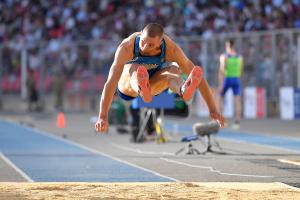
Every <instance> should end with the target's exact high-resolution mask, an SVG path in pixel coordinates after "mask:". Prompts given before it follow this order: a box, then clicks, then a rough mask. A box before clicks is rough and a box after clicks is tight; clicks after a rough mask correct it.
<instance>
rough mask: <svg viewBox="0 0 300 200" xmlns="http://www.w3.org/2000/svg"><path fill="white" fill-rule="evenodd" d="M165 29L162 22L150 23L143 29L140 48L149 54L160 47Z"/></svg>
mask: <svg viewBox="0 0 300 200" xmlns="http://www.w3.org/2000/svg"><path fill="white" fill-rule="evenodd" d="M163 34H164V29H163V27H162V26H161V25H160V24H157V23H150V24H148V25H147V26H146V27H145V28H144V29H143V31H142V34H141V39H140V43H139V47H140V50H141V51H142V52H143V53H145V54H147V53H151V52H152V51H153V50H156V49H158V48H160V46H161V40H162V38H163Z"/></svg>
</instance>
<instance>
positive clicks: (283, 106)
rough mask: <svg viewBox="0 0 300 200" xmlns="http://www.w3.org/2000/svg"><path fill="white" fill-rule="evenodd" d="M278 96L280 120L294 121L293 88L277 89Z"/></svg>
mask: <svg viewBox="0 0 300 200" xmlns="http://www.w3.org/2000/svg"><path fill="white" fill-rule="evenodd" d="M279 95H280V118H281V119H294V117H295V111H294V110H295V109H294V88H293V87H282V88H280V89H279Z"/></svg>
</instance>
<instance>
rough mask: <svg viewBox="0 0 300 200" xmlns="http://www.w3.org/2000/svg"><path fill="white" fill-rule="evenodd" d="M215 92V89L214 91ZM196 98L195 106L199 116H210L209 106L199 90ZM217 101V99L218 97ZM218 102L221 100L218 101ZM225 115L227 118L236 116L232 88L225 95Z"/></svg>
mask: <svg viewBox="0 0 300 200" xmlns="http://www.w3.org/2000/svg"><path fill="white" fill-rule="evenodd" d="M213 93H214V91H213ZM194 98H195V100H194V103H195V104H194V108H195V109H196V114H197V116H199V117H208V116H209V110H208V107H207V105H206V103H205V101H204V99H203V97H202V95H201V94H200V92H199V91H196V93H195V97H194ZM216 101H217V99H216ZM216 103H217V104H218V103H219V102H216ZM224 116H225V117H226V118H232V117H234V99H233V92H232V90H228V92H227V93H226V95H225V97H224Z"/></svg>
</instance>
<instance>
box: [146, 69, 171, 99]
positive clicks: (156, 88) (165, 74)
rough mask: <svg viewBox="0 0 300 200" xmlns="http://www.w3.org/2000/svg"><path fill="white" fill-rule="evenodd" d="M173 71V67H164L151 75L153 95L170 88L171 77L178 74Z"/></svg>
mask: <svg viewBox="0 0 300 200" xmlns="http://www.w3.org/2000/svg"><path fill="white" fill-rule="evenodd" d="M172 71H173V69H172V67H164V68H162V69H161V70H158V71H157V72H155V73H154V74H153V75H152V76H151V77H150V86H151V92H152V95H158V94H160V93H161V92H163V91H164V90H166V89H168V88H169V83H168V81H169V78H170V77H171V76H176V74H175V73H173V72H172Z"/></svg>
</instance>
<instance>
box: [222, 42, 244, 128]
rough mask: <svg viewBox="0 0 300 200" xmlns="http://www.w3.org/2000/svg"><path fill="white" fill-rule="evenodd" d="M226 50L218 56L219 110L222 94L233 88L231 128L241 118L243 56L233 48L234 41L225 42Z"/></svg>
mask: <svg viewBox="0 0 300 200" xmlns="http://www.w3.org/2000/svg"><path fill="white" fill-rule="evenodd" d="M225 49H226V52H225V53H223V54H222V55H221V56H220V69H219V91H220V110H221V112H223V103H224V96H225V94H226V92H227V91H228V89H230V88H231V89H232V90H233V94H234V107H235V121H234V124H233V125H232V128H234V129H239V128H240V119H241V75H242V71H243V57H242V56H241V55H240V54H238V53H237V52H236V50H235V48H234V41H233V40H228V41H226V42H225Z"/></svg>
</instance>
